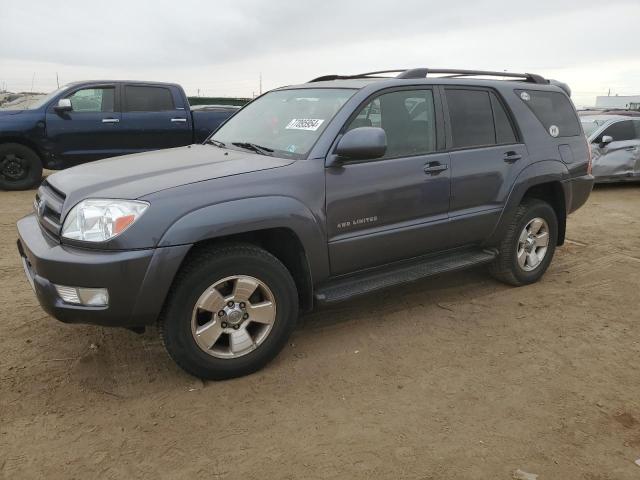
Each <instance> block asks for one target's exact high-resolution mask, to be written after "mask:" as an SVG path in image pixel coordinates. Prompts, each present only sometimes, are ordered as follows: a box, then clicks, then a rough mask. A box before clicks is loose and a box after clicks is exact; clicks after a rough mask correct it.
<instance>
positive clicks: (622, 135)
mask: <svg viewBox="0 0 640 480" xmlns="http://www.w3.org/2000/svg"><path fill="white" fill-rule="evenodd" d="M605 135H608V136H610V137H611V138H613V141H614V142H625V141H627V140H635V139H636V129H635V127H634V125H633V122H632V121H631V120H623V121H621V122H616V123H614V124H613V125H609V126H608V127H607V128H605V129H604V132H602V135H600V136H599V138H598V139H597V140H596V141H597V142H601V141H602V137H604V136H605Z"/></svg>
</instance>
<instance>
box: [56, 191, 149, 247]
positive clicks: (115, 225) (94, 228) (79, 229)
mask: <svg viewBox="0 0 640 480" xmlns="http://www.w3.org/2000/svg"><path fill="white" fill-rule="evenodd" d="M148 207H149V204H148V203H147V202H141V201H138V200H102V199H88V200H83V201H82V202H80V203H78V204H77V205H76V206H75V207H73V208H72V209H71V211H70V212H69V215H67V218H66V220H65V221H64V225H63V226H62V236H63V237H64V238H69V239H71V240H83V241H85V242H106V241H107V240H110V239H112V238H113V237H115V236H117V235H119V234H121V233H122V232H124V231H125V230H126V229H127V228H129V227H130V226H131V225H132V224H133V223H134V222H135V221H136V220H138V218H140V216H142V214H143V213H144V211H145V210H146V209H147V208H148Z"/></svg>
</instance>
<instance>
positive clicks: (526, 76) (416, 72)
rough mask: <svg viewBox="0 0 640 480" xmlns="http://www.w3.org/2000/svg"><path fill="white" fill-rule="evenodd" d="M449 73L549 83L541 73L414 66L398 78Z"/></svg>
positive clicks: (451, 75) (450, 75)
mask: <svg viewBox="0 0 640 480" xmlns="http://www.w3.org/2000/svg"><path fill="white" fill-rule="evenodd" d="M433 73H436V74H449V77H452V78H456V77H476V76H482V77H503V78H520V79H523V80H525V81H526V82H532V83H541V84H547V83H549V82H548V81H547V80H546V79H545V78H544V77H542V76H541V75H537V74H535V73H513V72H492V71H487V70H455V69H449V68H413V69H411V70H405V71H404V72H402V73H401V74H400V75H398V76H397V78H425V77H427V76H428V75H429V74H433Z"/></svg>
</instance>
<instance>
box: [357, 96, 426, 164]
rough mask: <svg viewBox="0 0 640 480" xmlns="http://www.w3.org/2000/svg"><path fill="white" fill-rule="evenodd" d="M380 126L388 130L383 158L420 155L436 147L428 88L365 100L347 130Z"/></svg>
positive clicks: (386, 131)
mask: <svg viewBox="0 0 640 480" xmlns="http://www.w3.org/2000/svg"><path fill="white" fill-rule="evenodd" d="M358 127H379V128H382V129H384V131H385V133H386V134H387V152H386V153H385V155H384V157H383V158H394V157H407V156H413V155H423V154H427V153H431V152H434V151H435V150H436V118H435V108H434V104H433V92H432V91H431V90H400V91H398V92H391V93H385V94H383V95H380V96H379V97H376V98H375V99H373V100H372V101H370V102H369V103H367V104H366V105H365V106H364V107H363V108H362V109H361V110H360V111H359V112H358V115H357V116H356V117H355V118H354V119H353V120H352V121H351V123H350V124H349V126H348V127H347V130H352V129H354V128H358Z"/></svg>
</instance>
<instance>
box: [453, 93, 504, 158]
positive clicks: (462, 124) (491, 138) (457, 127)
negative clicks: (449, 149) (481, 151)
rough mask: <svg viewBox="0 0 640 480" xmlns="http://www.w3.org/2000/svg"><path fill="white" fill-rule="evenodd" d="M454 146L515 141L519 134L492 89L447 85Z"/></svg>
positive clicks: (462, 146)
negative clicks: (472, 88)
mask: <svg viewBox="0 0 640 480" xmlns="http://www.w3.org/2000/svg"><path fill="white" fill-rule="evenodd" d="M446 96H447V105H448V107H449V117H450V119H451V136H452V140H453V148H470V147H483V146H491V145H500V144H508V143H515V141H516V135H515V132H514V131H513V127H512V125H511V122H510V120H509V116H508V115H507V112H506V111H505V109H504V107H503V106H502V103H501V102H500V101H499V100H498V98H497V97H496V95H495V94H494V93H493V92H488V91H484V90H461V89H446Z"/></svg>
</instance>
